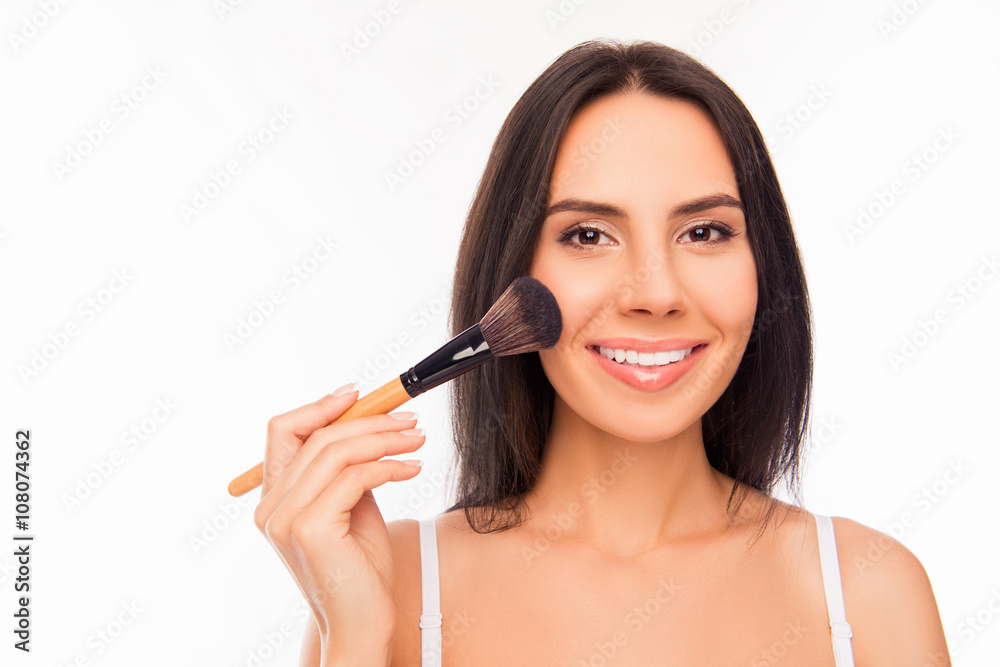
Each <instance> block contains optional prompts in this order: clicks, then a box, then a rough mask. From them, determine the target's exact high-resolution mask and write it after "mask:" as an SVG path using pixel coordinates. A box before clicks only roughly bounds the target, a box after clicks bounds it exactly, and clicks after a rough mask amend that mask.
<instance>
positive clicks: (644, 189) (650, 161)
mask: <svg viewBox="0 0 1000 667" xmlns="http://www.w3.org/2000/svg"><path fill="white" fill-rule="evenodd" d="M708 190H712V191H720V192H726V193H729V194H731V195H733V196H734V197H738V196H739V195H738V191H737V187H736V178H735V175H734V173H733V169H732V166H731V164H730V162H729V156H728V154H727V153H726V147H725V144H724V143H723V140H722V136H721V135H720V134H719V131H718V129H717V128H716V125H715V123H714V121H713V120H712V118H711V117H710V116H709V115H708V114H707V113H705V112H704V111H702V110H701V109H700V108H698V107H697V106H695V105H694V104H692V103H690V102H687V101H684V100H679V99H676V98H667V97H663V96H659V95H652V94H649V93H626V94H616V95H609V96H605V97H602V98H598V99H597V100H595V101H593V102H591V103H590V104H588V105H587V106H585V107H584V108H583V109H581V110H579V111H578V112H577V113H576V114H575V115H574V116H573V118H572V119H571V121H570V123H569V126H568V127H567V129H566V132H565V134H564V136H563V138H562V141H561V142H560V144H559V151H558V153H557V156H556V164H555V168H554V170H553V174H552V183H551V188H550V200H552V201H554V200H556V199H560V198H563V197H568V196H586V197H587V198H590V199H599V198H605V199H619V200H628V199H630V198H637V197H642V198H646V199H649V198H650V197H655V198H659V199H678V198H682V197H687V196H689V195H692V194H700V193H701V192H704V191H708ZM550 203H551V202H550Z"/></svg>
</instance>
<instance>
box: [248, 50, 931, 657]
mask: <svg viewBox="0 0 1000 667" xmlns="http://www.w3.org/2000/svg"><path fill="white" fill-rule="evenodd" d="M520 275H530V276H533V277H535V278H537V279H539V280H540V281H541V282H542V283H544V284H545V285H546V286H547V287H549V289H550V290H552V292H553V294H554V295H555V297H556V300H557V302H558V303H559V306H560V310H561V313H562V317H563V329H562V334H561V338H560V340H559V342H558V344H557V345H556V346H554V347H553V348H550V349H547V350H542V351H541V352H538V353H534V354H525V355H518V356H513V357H501V358H499V359H497V360H495V361H493V362H490V363H489V364H486V365H484V366H481V367H479V368H477V369H475V370H474V371H471V372H469V373H467V374H465V375H463V376H461V377H459V378H457V379H456V380H454V381H453V382H452V383H451V385H450V386H451V387H452V391H453V421H454V426H455V436H456V446H457V448H458V460H459V480H458V498H457V501H458V502H457V503H456V504H455V505H454V506H453V507H452V508H451V509H450V510H449V511H448V512H446V513H444V514H443V515H441V516H439V517H436V518H435V519H434V520H433V521H425V522H419V523H418V522H416V521H395V522H392V523H390V524H389V525H388V526H387V525H386V524H385V523H384V521H383V519H382V516H381V514H380V513H379V510H378V508H377V506H376V504H375V502H374V499H373V497H372V494H371V489H373V488H375V487H377V486H379V485H381V484H384V483H385V482H388V481H401V480H406V479H411V478H413V477H414V476H415V475H416V474H418V473H419V467H415V466H411V465H408V464H407V463H405V462H401V461H398V460H384V461H380V460H379V459H381V458H382V457H384V456H393V455H398V454H403V453H407V452H412V451H415V450H416V449H418V448H419V447H420V446H421V445H422V444H423V442H424V437H423V434H422V432H421V430H420V429H416V430H412V429H413V427H414V426H415V425H416V420H414V419H412V417H413V415H412V413H399V414H397V415H395V418H394V416H385V415H380V416H374V417H365V418H361V419H357V420H353V421H350V422H347V423H344V424H337V425H333V426H327V424H329V423H330V422H331V421H332V420H334V419H336V418H337V417H338V416H339V415H340V414H342V413H343V412H344V411H345V410H346V409H347V408H348V407H350V405H351V404H352V403H353V402H354V401H355V400H356V399H357V391H356V387H351V386H348V387H345V388H342V389H343V390H344V391H341V392H335V393H334V394H331V395H330V396H327V397H324V398H322V399H320V400H319V401H317V402H316V403H313V404H309V405H306V406H303V407H301V408H298V409H296V410H293V411H291V412H288V413H286V414H284V415H280V416H278V417H275V418H274V419H272V420H271V422H270V424H269V436H268V443H267V450H266V455H265V459H266V465H265V470H266V473H265V478H264V484H263V489H262V500H261V502H260V505H259V506H258V508H257V511H256V514H255V520H256V523H257V525H258V527H259V528H260V529H261V530H262V531H263V532H264V533H265V535H266V536H267V538H268V539H269V540H270V542H271V543H272V544H273V546H274V547H275V549H276V550H277V551H278V553H279V554H280V556H281V557H282V558H283V560H284V561H285V563H286V565H287V566H288V568H289V570H290V571H291V573H292V575H293V576H294V578H295V579H296V582H297V583H298V585H299V587H300V589H301V590H302V592H303V594H304V596H305V597H306V599H307V601H308V602H309V603H310V606H311V608H312V610H313V614H314V617H315V621H316V624H315V627H314V626H313V625H311V624H310V625H309V626H308V628H307V631H306V636H305V640H304V646H303V654H302V655H303V661H302V664H303V665H318V664H323V665H334V664H352V665H382V664H392V665H419V664H436V663H435V661H437V660H440V659H441V657H442V656H441V648H442V645H443V660H444V662H445V663H446V664H449V665H486V664H504V665H557V664H558V665H604V664H609V663H610V662H611V661H615V663H616V664H623V665H624V664H628V665H654V664H677V665H714V664H737V663H739V664H759V665H770V664H774V663H775V662H777V661H778V660H779V659H781V660H783V662H784V664H794V665H804V664H808V665H834V664H837V665H839V667H843V666H844V665H846V664H852V661H853V664H856V665H897V664H898V665H923V664H928V665H939V664H949V662H948V656H947V647H946V644H945V639H944V633H943V631H942V628H941V622H940V618H939V615H938V611H937V607H936V602H935V599H934V594H933V591H932V588H931V585H930V583H929V581H928V579H927V576H926V574H925V573H924V570H923V568H922V566H921V565H920V563H919V561H918V560H917V559H916V558H915V557H914V556H913V554H911V553H910V552H909V551H908V550H907V549H906V548H905V547H903V546H902V545H901V544H899V543H898V542H896V541H894V540H892V539H891V538H889V537H888V536H886V535H883V534H882V533H879V532H878V531H875V530H872V529H869V528H867V527H865V526H862V525H860V524H857V523H855V522H853V521H850V520H848V519H842V518H837V519H835V520H833V522H832V526H833V530H832V531H831V530H830V524H828V523H826V522H825V521H824V518H823V517H816V516H814V515H812V514H810V513H809V512H807V511H805V510H804V509H802V508H800V507H797V506H794V505H790V504H786V503H782V502H779V501H777V500H775V499H774V498H772V497H771V495H770V493H771V492H772V491H773V490H774V489H775V487H776V485H777V483H778V482H779V481H781V480H782V479H784V480H786V481H787V482H788V483H789V486H790V488H791V489H792V491H793V494H796V497H797V482H798V480H797V471H798V461H799V452H800V444H801V442H802V439H803V437H804V434H805V433H806V431H807V423H808V412H809V411H808V401H809V388H810V381H811V359H812V348H811V340H810V321H809V320H810V316H809V306H808V297H807V291H806V286H805V281H804V276H803V272H802V268H801V264H800V261H799V257H798V251H797V249H796V246H795V240H794V236H793V234H792V229H791V225H790V222H789V216H788V212H787V209H786V206H785V203H784V200H783V199H782V195H781V190H780V187H779V185H778V181H777V177H776V176H775V173H774V169H773V166H772V164H771V161H770V158H769V156H768V153H767V150H766V148H765V146H764V143H763V140H762V137H761V134H760V132H759V129H758V128H757V126H756V124H755V123H754V121H753V119H752V117H751V115H750V114H749V112H748V111H747V110H746V108H745V107H744V105H743V104H742V102H741V101H740V100H739V98H738V97H737V96H736V95H735V94H734V93H733V92H732V91H731V90H730V89H729V88H728V87H727V86H726V85H725V84H724V83H723V82H722V81H721V80H719V79H718V78H717V77H716V76H715V75H714V74H713V73H712V72H710V71H709V70H707V69H706V68H705V67H704V66H702V65H700V64H699V63H697V62H696V61H695V60H693V59H691V58H690V57H688V56H686V55H684V54H682V53H680V52H678V51H675V50H673V49H670V48H668V47H666V46H663V45H660V44H655V43H648V42H643V43H633V44H620V43H604V42H588V43H584V44H581V45H579V46H577V47H575V48H574V49H571V50H570V51H568V52H567V53H565V54H563V55H562V56H561V57H560V58H558V59H557V60H556V61H555V62H554V63H553V64H552V65H551V66H550V67H549V68H548V69H547V70H546V71H545V72H544V73H543V74H542V75H541V76H540V77H539V78H538V79H537V80H536V81H535V82H534V83H533V84H532V85H531V86H530V87H529V88H528V90H527V91H526V92H525V94H524V95H523V96H522V97H521V99H520V100H519V101H518V103H517V104H516V105H515V107H514V109H513V110H512V111H511V113H510V115H509V116H508V118H507V120H506V122H505V123H504V126H503V127H502V129H501V130H500V134H499V136H498V138H497V141H496V143H495V145H494V147H493V151H492V153H491V155H490V158H489V162H488V164H487V166H486V170H485V173H484V175H483V178H482V181H481V183H480V186H479V191H478V193H477V196H476V199H475V201H474V203H473V206H472V209H471V211H470V214H469V218H468V220H467V222H466V227H465V232H464V237H463V240H462V245H461V248H460V251H459V257H458V266H457V271H456V275H455V292H454V297H453V302H452V308H453V310H452V321H451V325H452V330H453V332H454V333H458V332H459V331H461V330H463V329H465V328H466V327H468V326H469V325H471V324H473V323H475V322H477V321H478V320H479V319H480V318H481V317H482V315H483V314H484V313H485V312H486V310H488V309H489V307H490V306H491V305H492V304H493V302H494V301H495V300H496V299H497V298H498V297H499V295H500V294H501V293H502V292H503V290H504V289H505V288H506V287H507V285H509V284H510V282H511V281H512V280H513V279H514V278H516V277H518V276H520ZM497 415H500V418H499V419H498V417H497ZM834 535H835V536H836V537H835V540H836V541H835V542H834ZM821 544H822V545H824V546H822V547H821ZM432 546H434V547H436V548H437V554H436V555H437V556H438V557H439V560H438V561H436V560H435V553H434V550H433V549H432V548H431V547H432ZM831 554H832V555H831ZM838 554H839V557H838ZM838 566H839V567H838ZM838 570H839V571H838ZM838 575H839V576H840V577H841V578H842V582H838V581H837V576H838ZM438 577H439V581H438ZM438 586H440V588H438ZM438 591H439V595H440V610H438V609H436V608H435V607H434V604H433V602H434V600H433V598H434V593H437V592H438ZM841 591H842V599H843V603H842V604H843V605H844V607H845V608H846V616H844V615H843V610H842V609H840V608H839V607H838V602H839V601H840V600H841ZM425 595H428V597H427V598H425V597H424V596H425ZM425 601H426V604H425ZM438 612H440V615H438ZM835 651H836V662H835ZM422 660H423V662H421V661H422Z"/></svg>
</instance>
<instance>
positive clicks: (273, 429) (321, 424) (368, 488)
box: [254, 389, 425, 650]
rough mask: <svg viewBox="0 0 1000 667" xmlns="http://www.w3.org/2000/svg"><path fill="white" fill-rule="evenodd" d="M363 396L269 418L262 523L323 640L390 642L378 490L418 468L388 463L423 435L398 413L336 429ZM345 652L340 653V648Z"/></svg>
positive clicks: (385, 535) (387, 556)
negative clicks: (334, 422)
mask: <svg viewBox="0 0 1000 667" xmlns="http://www.w3.org/2000/svg"><path fill="white" fill-rule="evenodd" d="M357 398H358V392H357V389H355V390H354V391H351V392H349V393H347V394H345V395H343V396H334V395H333V394H330V395H328V396H324V397H323V398H321V399H319V400H318V401H316V402H315V403H309V404H307V405H303V406H302V407H300V408H296V409H295V410H291V411H289V412H286V413H284V414H282V415H278V416H276V417H273V418H272V419H271V420H270V422H268V428H267V446H266V449H265V453H264V480H263V484H262V486H261V500H260V503H259V504H258V505H257V509H256V510H255V511H254V522H255V523H256V524H257V528H259V529H260V531H261V532H262V533H263V534H264V536H265V537H266V538H267V540H268V541H269V542H270V543H271V545H272V546H273V547H274V549H275V551H277V552H278V555H279V556H280V557H281V559H282V561H283V562H284V563H285V566H286V567H287V568H288V570H289V572H291V574H292V577H294V579H295V582H296V583H297V584H298V586H299V589H300V590H301V591H302V594H303V596H304V597H305V599H306V602H307V603H308V604H309V606H310V607H311V608H312V611H313V615H314V616H315V618H316V623H317V626H318V628H319V633H320V638H321V641H322V642H324V644H328V645H334V646H338V647H345V646H347V645H350V646H359V645H361V644H363V643H364V642H366V641H383V642H388V641H391V638H392V635H393V633H394V631H395V619H396V610H395V602H394V598H393V579H392V572H393V570H392V551H391V547H390V543H389V532H388V530H387V529H386V526H385V520H384V519H383V518H382V514H381V512H380V511H379V508H378V505H377V504H376V503H375V498H374V496H373V495H372V489H374V488H376V487H378V486H381V485H382V484H385V483H386V482H399V481H403V480H407V479H412V478H413V477H415V476H416V475H417V473H419V472H420V468H419V467H415V466H412V465H408V464H406V463H403V462H402V461H397V460H385V461H380V460H379V459H381V458H382V457H384V456H394V455H398V454H403V453H405V452H412V451H415V450H417V449H419V448H420V447H421V446H422V445H423V444H424V440H425V438H424V436H423V435H417V434H416V432H415V431H408V430H409V429H412V428H413V426H415V424H416V419H414V418H412V414H410V413H404V416H407V417H411V418H409V419H403V420H398V419H395V418H393V417H390V416H389V415H373V416H368V417H359V418H357V419H352V420H349V421H346V422H341V423H338V424H330V422H331V421H333V420H335V419H337V418H338V417H340V416H341V415H342V414H343V413H344V412H345V411H346V410H347V409H348V408H350V407H351V405H353V404H354V402H355V401H356V400H357ZM338 650H339V649H338Z"/></svg>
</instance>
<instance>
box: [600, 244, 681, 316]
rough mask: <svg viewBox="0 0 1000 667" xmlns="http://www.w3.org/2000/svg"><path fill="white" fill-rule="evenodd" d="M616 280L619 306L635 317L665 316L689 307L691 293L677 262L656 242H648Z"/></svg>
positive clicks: (621, 309)
mask: <svg viewBox="0 0 1000 667" xmlns="http://www.w3.org/2000/svg"><path fill="white" fill-rule="evenodd" d="M626 271H627V272H626V274H625V275H623V276H621V277H620V278H619V280H618V284H616V293H617V294H618V307H619V310H620V311H621V312H622V313H623V314H625V315H629V316H632V317H636V316H638V317H649V318H662V317H665V316H667V315H677V314H680V313H683V312H684V311H685V310H686V309H687V305H688V304H687V294H686V292H685V290H684V285H683V281H682V279H681V275H680V272H679V271H678V267H677V265H676V262H673V261H671V257H670V253H668V252H666V250H665V249H663V248H661V247H659V246H658V245H655V244H644V245H642V247H641V248H639V252H637V253H635V254H634V255H633V256H632V257H631V261H630V262H629V264H628V268H627V269H626Z"/></svg>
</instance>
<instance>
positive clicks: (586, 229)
mask: <svg viewBox="0 0 1000 667" xmlns="http://www.w3.org/2000/svg"><path fill="white" fill-rule="evenodd" d="M602 235H603V236H606V237H607V238H609V239H610V238H611V237H610V236H608V235H607V234H606V233H605V232H604V230H602V229H600V228H599V227H594V226H592V225H586V224H580V225H574V226H572V227H570V228H569V229H567V230H566V231H564V232H563V233H562V234H560V235H559V242H560V243H563V244H565V245H570V246H574V247H577V248H579V247H582V246H600V245H612V244H609V243H598V241H599V240H600V238H601V236H602Z"/></svg>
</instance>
